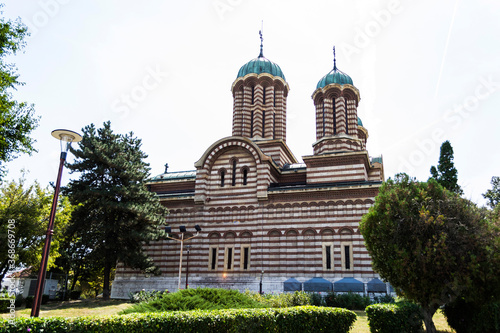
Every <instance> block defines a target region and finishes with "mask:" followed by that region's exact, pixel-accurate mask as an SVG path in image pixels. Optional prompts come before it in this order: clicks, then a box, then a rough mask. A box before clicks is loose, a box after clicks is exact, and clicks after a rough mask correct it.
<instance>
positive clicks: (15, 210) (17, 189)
mask: <svg viewBox="0 0 500 333" xmlns="http://www.w3.org/2000/svg"><path fill="white" fill-rule="evenodd" d="M59 198H60V201H59V205H58V207H57V213H56V220H55V222H54V231H55V232H54V235H53V237H52V244H51V247H50V256H49V267H53V266H54V260H55V258H57V257H58V256H59V249H60V241H61V239H62V232H61V231H62V230H64V228H65V226H66V225H67V223H68V221H69V216H70V214H71V210H72V207H71V205H70V204H69V201H68V199H67V198H65V197H64V196H60V197H59ZM52 199H53V193H52V190H49V189H43V188H42V187H41V186H40V185H39V184H38V183H37V182H35V183H34V184H33V185H27V184H26V183H25V180H24V178H21V179H19V181H18V182H16V181H11V182H5V183H3V184H2V185H1V186H0V283H1V280H2V279H3V278H4V276H5V275H6V273H7V271H9V270H10V271H12V270H14V269H17V268H19V267H23V266H24V267H29V266H31V267H32V271H37V270H38V268H39V266H40V261H41V253H42V247H43V244H44V242H45V237H41V236H42V235H44V234H45V233H46V231H47V221H48V219H49V215H50V209H51V206H52ZM0 287H1V285H0Z"/></svg>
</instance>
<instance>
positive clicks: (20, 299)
mask: <svg viewBox="0 0 500 333" xmlns="http://www.w3.org/2000/svg"><path fill="white" fill-rule="evenodd" d="M15 304H16V308H20V307H21V306H23V304H24V297H23V295H21V294H19V295H17V296H16V303H15Z"/></svg>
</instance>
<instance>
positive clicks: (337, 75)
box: [316, 66, 354, 89]
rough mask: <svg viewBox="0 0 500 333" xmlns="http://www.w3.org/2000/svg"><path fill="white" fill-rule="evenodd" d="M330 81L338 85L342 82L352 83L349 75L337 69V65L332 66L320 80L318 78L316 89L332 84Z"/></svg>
mask: <svg viewBox="0 0 500 333" xmlns="http://www.w3.org/2000/svg"><path fill="white" fill-rule="evenodd" d="M332 83H337V84H340V85H343V84H350V85H354V84H353V83H352V79H351V77H350V76H349V75H347V74H346V73H344V72H342V71H340V70H338V69H337V66H334V67H333V69H332V70H331V71H330V73H328V74H326V75H325V76H323V77H322V78H321V80H319V82H318V85H317V86H316V89H319V88H324V87H326V86H327V85H329V84H332Z"/></svg>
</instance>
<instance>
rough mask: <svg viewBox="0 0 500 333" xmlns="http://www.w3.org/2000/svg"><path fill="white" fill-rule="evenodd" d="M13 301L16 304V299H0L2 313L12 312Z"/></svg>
mask: <svg viewBox="0 0 500 333" xmlns="http://www.w3.org/2000/svg"><path fill="white" fill-rule="evenodd" d="M11 300H12V301H14V302H15V299H14V298H0V313H7V312H10V309H9V307H10V306H11V302H12V301H11Z"/></svg>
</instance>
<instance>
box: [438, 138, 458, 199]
mask: <svg viewBox="0 0 500 333" xmlns="http://www.w3.org/2000/svg"><path fill="white" fill-rule="evenodd" d="M453 159H454V157H453V147H452V146H451V144H450V141H448V140H447V141H445V142H443V144H442V145H441V149H440V154H439V164H438V166H437V168H436V167H435V166H433V167H431V177H432V178H434V179H435V180H436V181H437V182H438V183H439V184H440V185H441V186H443V187H444V188H446V189H447V190H449V191H452V192H455V193H457V194H463V191H462V188H461V187H460V185H458V171H457V169H456V168H455V164H454V162H453Z"/></svg>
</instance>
